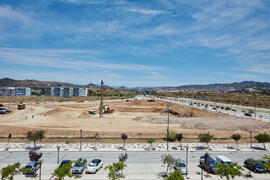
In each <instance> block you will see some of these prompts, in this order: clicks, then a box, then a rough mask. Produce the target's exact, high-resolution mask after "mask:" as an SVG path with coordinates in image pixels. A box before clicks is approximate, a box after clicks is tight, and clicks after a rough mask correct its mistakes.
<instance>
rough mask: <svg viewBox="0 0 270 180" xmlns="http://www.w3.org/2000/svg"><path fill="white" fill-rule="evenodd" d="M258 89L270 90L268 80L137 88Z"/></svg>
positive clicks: (175, 89)
mask: <svg viewBox="0 0 270 180" xmlns="http://www.w3.org/2000/svg"><path fill="white" fill-rule="evenodd" d="M249 88H252V89H258V90H270V83H268V82H256V81H243V82H234V83H221V84H206V85H183V86H168V87H151V88H143V87H140V88H135V89H138V90H160V91H179V90H185V91H214V92H217V91H220V92H228V91H240V90H244V89H249Z"/></svg>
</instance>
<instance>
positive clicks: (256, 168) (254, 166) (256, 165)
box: [244, 159, 266, 173]
mask: <svg viewBox="0 0 270 180" xmlns="http://www.w3.org/2000/svg"><path fill="white" fill-rule="evenodd" d="M244 167H246V168H247V169H249V170H251V171H253V172H255V173H266V169H265V167H264V165H263V162H261V161H256V160H254V159H247V160H245V162H244Z"/></svg>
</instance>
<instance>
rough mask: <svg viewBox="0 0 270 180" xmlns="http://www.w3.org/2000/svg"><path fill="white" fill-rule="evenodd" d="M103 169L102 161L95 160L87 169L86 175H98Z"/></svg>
mask: <svg viewBox="0 0 270 180" xmlns="http://www.w3.org/2000/svg"><path fill="white" fill-rule="evenodd" d="M102 167H103V162H102V161H101V160H100V159H93V160H92V161H91V162H90V163H89V164H88V165H87V168H86V172H85V173H94V174H95V173H97V171H98V170H100V169H101V168H102Z"/></svg>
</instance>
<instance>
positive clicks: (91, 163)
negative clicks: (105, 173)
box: [89, 162, 98, 167]
mask: <svg viewBox="0 0 270 180" xmlns="http://www.w3.org/2000/svg"><path fill="white" fill-rule="evenodd" d="M97 165H98V164H97V162H90V164H89V166H91V167H95V166H97Z"/></svg>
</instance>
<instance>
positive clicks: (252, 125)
mask: <svg viewBox="0 0 270 180" xmlns="http://www.w3.org/2000/svg"><path fill="white" fill-rule="evenodd" d="M105 104H106V103H105ZM109 105H110V107H111V108H112V109H114V113H113V114H104V116H103V118H99V115H98V114H97V115H91V114H88V110H90V109H94V110H98V107H99V102H91V103H73V104H69V103H61V104H59V103H57V104H32V105H30V104H27V106H26V109H24V110H17V107H16V106H15V105H6V107H10V108H12V109H13V112H12V113H9V114H4V115H3V114H0V136H2V137H3V136H4V137H7V136H8V134H9V133H12V136H13V137H14V136H25V133H26V132H27V131H28V130H30V129H43V130H45V131H46V136H47V137H78V136H79V134H80V131H79V130H80V129H82V130H83V135H84V137H87V136H89V137H90V136H94V135H95V134H96V133H98V134H99V136H100V137H108V138H110V137H120V134H121V133H127V134H128V136H129V137H133V138H140V137H144V138H147V137H154V138H162V137H164V135H165V133H166V129H167V118H168V111H167V107H168V106H170V107H171V110H172V114H170V130H175V131H177V132H181V133H183V134H184V136H185V137H197V135H198V134H199V133H206V132H208V131H209V132H210V133H212V134H214V135H215V136H216V137H228V138H229V137H230V136H231V135H232V134H233V133H234V132H238V133H241V134H244V135H245V136H248V135H249V131H251V130H252V131H254V132H262V131H267V132H269V131H270V123H267V122H263V121H260V120H254V119H251V118H238V117H234V116H229V115H223V114H220V113H213V112H208V111H205V110H198V109H195V108H191V107H185V106H182V105H177V104H171V103H167V102H163V101H155V102H148V101H147V100H137V101H119V102H111V103H109Z"/></svg>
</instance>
